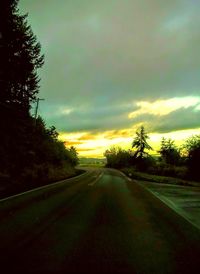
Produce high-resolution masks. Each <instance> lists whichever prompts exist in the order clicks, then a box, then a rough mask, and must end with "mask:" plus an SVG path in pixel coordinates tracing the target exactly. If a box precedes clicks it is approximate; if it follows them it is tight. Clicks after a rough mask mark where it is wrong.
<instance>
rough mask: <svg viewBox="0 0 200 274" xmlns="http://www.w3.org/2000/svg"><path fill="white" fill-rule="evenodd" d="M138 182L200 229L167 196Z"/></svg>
mask: <svg viewBox="0 0 200 274" xmlns="http://www.w3.org/2000/svg"><path fill="white" fill-rule="evenodd" d="M138 184H139V185H140V186H142V187H143V188H145V189H146V190H148V191H149V192H151V193H152V194H153V195H154V196H155V197H157V198H158V199H159V200H160V201H162V202H163V203H164V204H165V205H167V206H168V207H170V208H171V209H173V210H174V211H175V212H176V213H177V214H178V215H180V216H181V217H183V218H184V219H185V220H186V221H188V222H189V223H190V224H192V225H193V226H195V227H196V228H198V229H200V227H199V226H198V225H197V224H196V223H195V222H193V221H191V220H190V218H188V216H187V213H185V212H184V211H183V210H182V209H181V208H179V207H177V206H176V204H175V203H174V202H172V201H171V200H170V199H168V198H167V197H164V196H162V195H160V194H159V193H158V192H154V191H152V190H151V189H149V188H148V187H145V186H143V185H141V184H140V183H138Z"/></svg>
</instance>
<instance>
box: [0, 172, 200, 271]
mask: <svg viewBox="0 0 200 274" xmlns="http://www.w3.org/2000/svg"><path fill="white" fill-rule="evenodd" d="M0 218H1V225H0V243H1V244H0V263H1V264H0V266H1V270H2V271H1V272H2V273H18V272H19V273H26V274H28V273H56V274H57V273H58V274H62V273H124V274H126V273H130V274H134V273H137V274H143V273H152V274H157V273H158V274H162V273H163V274H165V273H172V274H173V273H190V274H192V273H198V272H199V271H198V268H199V255H200V232H199V230H198V229H197V228H195V227H194V226H192V225H191V224H190V223H189V222H187V221H186V220H185V219H184V218H183V217H181V216H179V215H178V214H177V213H176V212H174V211H173V210H172V209H170V208H169V207H168V206H167V205H165V204H164V203H162V202H161V201H160V200H159V199H158V198H156V197H155V196H153V195H152V194H151V193H150V192H149V191H148V190H146V189H144V188H143V187H141V186H140V185H139V184H137V183H135V182H134V181H129V180H128V179H127V178H126V177H124V176H123V175H122V174H121V173H119V172H118V171H116V170H109V169H91V170H90V171H89V172H87V173H86V174H84V175H82V176H80V177H79V178H74V179H71V180H66V181H63V182H61V183H58V184H56V185H53V186H49V187H48V186H47V187H45V188H42V189H39V190H36V191H31V192H29V193H25V194H23V195H19V196H16V197H13V198H12V199H7V200H3V201H1V202H0Z"/></svg>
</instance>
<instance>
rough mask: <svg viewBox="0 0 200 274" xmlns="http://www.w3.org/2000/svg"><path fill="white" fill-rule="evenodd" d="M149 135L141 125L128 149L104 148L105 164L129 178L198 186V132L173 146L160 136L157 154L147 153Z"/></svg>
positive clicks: (199, 178) (171, 141)
mask: <svg viewBox="0 0 200 274" xmlns="http://www.w3.org/2000/svg"><path fill="white" fill-rule="evenodd" d="M148 139H149V136H148V134H147V133H146V131H145V129H144V127H143V126H142V127H141V128H139V129H138V130H137V131H136V136H135V137H134V139H133V142H132V146H131V149H129V150H124V149H122V148H120V147H111V148H110V149H108V150H106V151H105V153H104V156H105V157H106V160H107V163H106V166H107V167H111V168H117V169H120V170H122V171H123V172H124V173H125V174H126V175H128V176H130V177H131V178H135V179H140V180H144V181H151V182H152V181H153V182H159V183H173V184H180V185H194V186H196V185H198V184H199V183H198V182H200V172H199V162H200V135H195V136H191V137H190V138H188V139H187V140H186V141H185V143H184V145H183V146H181V147H177V146H176V145H175V142H174V141H173V140H172V139H165V138H162V140H161V144H160V149H159V151H157V152H158V153H159V157H154V156H152V155H150V154H149V151H151V150H152V148H151V146H150V145H149V144H148Z"/></svg>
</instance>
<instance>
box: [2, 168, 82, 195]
mask: <svg viewBox="0 0 200 274" xmlns="http://www.w3.org/2000/svg"><path fill="white" fill-rule="evenodd" d="M84 172H85V170H83V169H81V167H80V168H77V169H76V168H73V167H69V166H63V167H57V168H55V167H53V166H50V165H43V166H41V165H40V166H38V167H36V166H34V168H33V169H32V170H28V169H27V170H25V171H24V172H23V174H21V176H20V177H19V178H18V179H17V180H15V181H12V180H11V179H10V178H7V177H5V176H0V185H1V187H0V199H3V198H6V197H9V196H12V195H16V194H19V193H22V192H25V191H29V190H32V189H34V188H38V187H41V186H45V185H49V184H52V183H55V182H58V181H62V180H65V179H70V178H73V177H76V176H78V175H80V174H82V173H84Z"/></svg>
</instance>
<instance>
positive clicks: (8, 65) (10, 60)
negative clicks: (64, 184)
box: [0, 0, 78, 189]
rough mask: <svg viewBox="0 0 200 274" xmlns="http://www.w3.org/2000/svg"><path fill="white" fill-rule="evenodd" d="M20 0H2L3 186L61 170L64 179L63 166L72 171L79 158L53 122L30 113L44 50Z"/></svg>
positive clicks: (0, 102)
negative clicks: (59, 134)
mask: <svg viewBox="0 0 200 274" xmlns="http://www.w3.org/2000/svg"><path fill="white" fill-rule="evenodd" d="M17 4H18V1H17V0H16V1H15V0H2V1H0V60H1V62H0V117H1V119H0V128H1V134H0V144H1V146H0V181H1V186H0V189H1V188H2V186H4V187H7V188H8V189H12V187H13V184H14V183H15V182H20V184H27V185H28V184H32V183H34V184H36V185H37V182H38V181H40V182H41V181H48V180H51V179H52V178H54V179H56V174H57V179H60V176H61V175H62V176H63V174H64V172H66V177H68V176H70V174H73V173H74V166H75V165H76V164H77V163H78V155H77V152H76V150H75V148H70V149H66V148H65V145H64V143H63V142H61V141H59V140H58V133H57V131H56V129H55V127H54V126H52V127H50V128H47V127H46V125H45V122H44V121H43V119H42V118H41V117H38V118H37V120H36V121H35V119H34V118H33V117H31V116H30V112H29V110H30V107H31V103H32V102H33V101H34V100H35V99H36V95H37V93H38V90H39V77H38V75H37V70H38V69H39V68H41V67H42V65H43V63H44V56H43V55H41V46H40V43H38V42H37V39H36V36H35V35H34V34H33V32H32V30H31V27H30V26H29V25H28V23H27V15H21V14H20V13H19V10H18V8H17ZM52 173H53V175H52ZM62 176H61V177H62Z"/></svg>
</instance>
